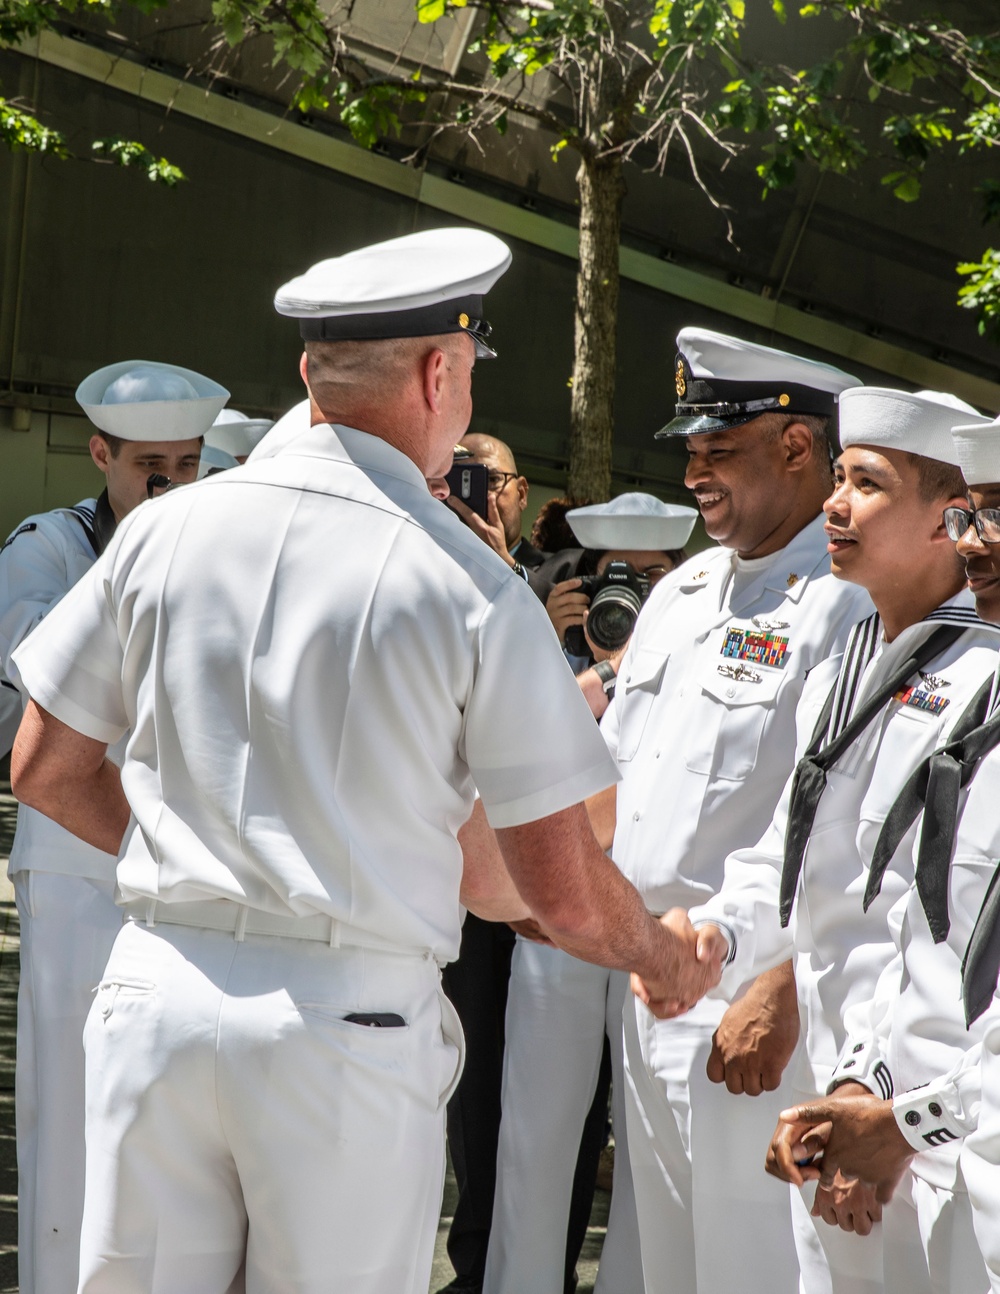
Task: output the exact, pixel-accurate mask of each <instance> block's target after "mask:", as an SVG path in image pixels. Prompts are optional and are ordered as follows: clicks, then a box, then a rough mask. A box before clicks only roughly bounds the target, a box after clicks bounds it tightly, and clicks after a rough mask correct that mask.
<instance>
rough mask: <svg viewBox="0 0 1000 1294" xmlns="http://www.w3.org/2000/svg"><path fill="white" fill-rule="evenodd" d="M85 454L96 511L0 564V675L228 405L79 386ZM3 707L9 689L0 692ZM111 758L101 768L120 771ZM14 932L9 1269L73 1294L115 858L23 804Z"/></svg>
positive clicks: (162, 389)
mask: <svg viewBox="0 0 1000 1294" xmlns="http://www.w3.org/2000/svg"><path fill="white" fill-rule="evenodd" d="M77 399H78V400H79V402H80V404H81V405H82V407H83V409H84V412H85V413H86V414H87V416H88V417H89V419H90V421H91V423H92V424H93V428H92V430H93V435H92V436H91V438H90V453H91V457H92V458H93V461H94V463H95V465H96V466H97V467H98V469H99V470H100V471H101V472H102V473H103V475H104V477H105V481H106V488H105V489H104V491H103V492H102V493H101V495H100V496H99V497H98V498H96V499H85V500H83V501H82V502H81V503H78V504H76V506H75V507H72V508H57V509H55V510H54V511H52V512H46V513H42V514H40V515H38V516H34V517H29V518H28V519H27V520H26V521H24V522H22V524H21V525H20V526H18V527H17V529H16V530H15V531H14V533H13V534H12V535H11V537H10V538H9V539H8V540H7V543H6V544H5V545H4V547H3V550H2V552H0V664H2V666H3V668H4V670H5V672H6V678H5V680H4V682H5V684H7V683H9V684H10V686H11V687H16V688H17V689H18V691H19V692H20V693H21V694H22V695H21V696H18V692H14V693H13V695H14V696H15V697H17V702H18V714H19V715H20V710H21V707H22V704H23V699H24V698H23V693H24V690H25V689H24V684H23V681H22V680H21V678H20V675H19V674H18V671H17V666H16V664H15V663H14V662H13V661H12V660H11V654H12V653H13V652H14V650H15V649H16V648H17V647H18V646H19V644H20V643H21V642H22V641H23V640H24V639H25V638H26V637H27V635H28V634H29V632H30V631H31V630H32V629H33V628H34V627H35V626H36V625H37V624H38V623H39V621H40V620H42V619H43V618H44V617H45V616H46V615H47V614H48V613H49V611H51V610H52V608H53V607H54V606H55V605H56V603H57V602H58V601H59V600H60V599H61V598H62V597H63V596H64V594H66V593H67V592H68V591H69V589H70V588H72V586H73V585H74V584H75V583H76V582H77V580H79V579H80V578H81V576H83V575H84V574H85V573H86V572H87V571H88V570H89V569H90V568H91V566H92V565H93V564H94V561H95V560H96V558H97V557H98V556H99V555H100V554H101V553H102V552H103V551H104V549H105V548H106V547H107V545H108V543H109V542H110V540H111V537H112V535H113V534H114V531H115V527H116V526H117V525H118V523H119V522H120V521H121V520H122V518H123V517H125V516H126V515H127V514H128V513H130V512H131V511H132V510H133V509H134V508H136V507H137V506H138V505H139V504H140V503H141V502H143V500H145V498H146V493H147V480H148V479H149V478H150V477H151V476H152V475H153V474H154V473H159V474H161V475H162V476H164V477H167V476H169V477H170V479H171V480H172V481H174V482H175V483H177V484H182V483H184V482H189V481H193V480H194V479H195V476H196V475H197V472H198V461H199V456H200V454H201V437H202V436H203V435H204V433H205V432H206V431H207V430H208V428H209V426H210V425H211V422H212V419H213V418H214V417H215V416H216V414H217V413H218V412H219V410H220V409H221V408H222V406H223V405H224V404H225V402H226V400H228V399H229V392H228V391H226V390H225V389H224V388H223V387H221V386H219V385H218V383H217V382H213V381H211V380H210V379H209V378H206V377H202V375H201V374H199V373H194V372H192V371H190V370H189V369H183V368H177V367H175V366H174V365H172V364H158V363H150V362H144V361H140V360H132V361H126V362H124V363H119V364H111V365H109V366H107V367H105V368H102V369H99V370H98V371H97V372H96V373H92V374H91V375H90V376H89V377H87V378H85V379H84V381H83V382H81V384H80V386H79V389H78V390H77ZM4 691H5V694H7V693H8V691H9V689H8V688H7V687H6V686H5V689H4ZM122 754H123V747H122V746H121V745H118V746H116V747H115V748H114V750H113V755H112V757H113V758H114V759H115V761H116V762H120V761H121V757H122ZM10 875H11V877H12V879H13V882H14V896H15V899H16V901H17V909H18V914H19V917H20V922H21V980H20V988H19V990H18V1003H17V1087H16V1098H15V1099H16V1116H17V1166H18V1270H19V1277H20V1288H21V1289H22V1290H24V1291H26V1294H31V1291H34V1290H38V1291H48V1290H71V1289H75V1288H76V1279H77V1266H78V1251H79V1245H80V1219H81V1217H82V1214H83V1174H84V1145H83V1114H84V1095H83V1045H82V1037H83V1026H84V1024H85V1022H86V1019H87V1012H88V1011H89V1010H90V1007H91V1004H92V1002H93V995H94V989H95V987H96V985H97V983H98V981H99V980H100V978H101V975H102V974H103V971H104V967H105V964H106V962H107V960H108V954H109V952H110V951H111V945H112V943H113V941H114V938H115V935H116V934H117V933H118V931H119V930H120V929H121V909H120V908H118V907H117V906H116V905H115V901H114V893H115V858H114V856H113V854H109V853H106V852H104V851H103V850H100V849H95V848H93V847H92V846H91V845H88V844H85V843H84V842H83V841H82V840H79V839H78V838H77V837H76V836H73V835H71V834H70V833H69V832H68V831H66V830H65V829H64V828H63V827H60V826H58V825H57V824H56V823H55V822H53V821H52V820H51V819H50V818H47V817H45V816H44V815H43V814H41V813H38V812H37V811H36V810H34V809H31V808H28V807H27V806H25V805H22V806H21V807H20V809H19V810H18V815H17V832H16V835H15V837H14V844H13V847H12V849H11V854H10Z"/></svg>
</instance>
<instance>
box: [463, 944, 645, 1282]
mask: <svg viewBox="0 0 1000 1294" xmlns="http://www.w3.org/2000/svg"><path fill="white" fill-rule="evenodd" d="M627 989H628V976H627V975H626V974H625V973H624V972H612V971H608V970H605V969H604V968H603V967H601V966H594V965H591V964H590V963H589V962H583V961H579V960H578V959H577V958H576V957H571V956H570V955H569V954H568V953H565V952H562V951H561V950H560V949H558V948H549V947H547V946H546V945H544V944H537V943H531V942H530V941H528V940H525V939H518V941H517V945H516V947H515V949H514V958H513V962H512V964H511V978H510V987H509V989H508V994H507V1023H506V1044H505V1050H504V1068H503V1098H502V1099H503V1117H502V1119H501V1123H500V1144H499V1148H498V1153H497V1188H496V1195H495V1197H494V1204H493V1223H492V1227H491V1229H490V1245H489V1252H488V1255H487V1259H486V1277H485V1280H484V1283H483V1290H484V1294H561V1291H562V1288H563V1273H564V1268H565V1262H566V1227H567V1223H568V1219H569V1208H570V1195H571V1192H572V1186H573V1174H574V1172H575V1169H576V1161H577V1154H578V1152H579V1149H580V1135H581V1133H582V1131H583V1125H584V1120H585V1119H586V1117H587V1113H588V1111H589V1110H590V1106H591V1103H592V1101H593V1099H594V1088H595V1086H596V1083H597V1071H598V1069H599V1068H600V1064H601V1054H602V1051H603V1049H604V1037H605V1032H607V1036H608V1038H609V1039H610V1042H611V1070H612V1089H611V1090H612V1121H613V1124H614V1129H615V1175H614V1183H613V1186H614V1189H613V1191H612V1195H611V1214H610V1217H609V1219H608V1232H607V1237H606V1239H605V1242H604V1248H603V1251H602V1255H601V1265H600V1269H599V1272H598V1277H597V1285H596V1287H595V1290H596V1291H597V1292H598V1294H602V1292H605V1291H606V1294H641V1291H642V1265H641V1262H640V1259H639V1250H638V1223H637V1221H636V1216H635V1199H634V1196H633V1194H632V1178H631V1172H630V1169H629V1161H628V1142H627V1137H626V1133H625V1111H624V1104H623V1101H622V1095H621V1093H622V1082H623V1071H622V1029H621V1019H622V1001H623V999H624V997H625V993H626V991H627Z"/></svg>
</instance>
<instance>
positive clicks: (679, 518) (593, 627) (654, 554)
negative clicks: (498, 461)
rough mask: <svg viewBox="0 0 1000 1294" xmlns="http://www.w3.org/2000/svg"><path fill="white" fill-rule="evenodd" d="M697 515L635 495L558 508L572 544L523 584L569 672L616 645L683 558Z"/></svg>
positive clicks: (607, 653) (691, 510)
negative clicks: (540, 604) (540, 605)
mask: <svg viewBox="0 0 1000 1294" xmlns="http://www.w3.org/2000/svg"><path fill="white" fill-rule="evenodd" d="M697 515H698V514H697V511H696V510H695V509H694V508H685V507H681V506H678V505H676V504H670V503H661V502H660V500H659V499H656V498H654V497H653V495H651V494H639V493H631V494H621V495H619V496H618V498H617V499H612V500H611V502H610V503H595V504H591V505H589V506H587V507H583V508H573V509H571V510H570V511H569V512H567V513H566V520H567V522H568V523H569V526H570V528H571V529H572V531H573V535H574V536H575V538H576V540H577V542H578V543H579V544H580V548H578V549H575V548H570V549H566V550H564V551H563V552H560V553H556V554H555V555H554V556H552V557H551V558H549V560H548V561H547V562H546V563H545V564H544V565H543V566H541V567H539V568H538V570H537V571H535V572H533V573H532V575H531V576H530V577H529V583H530V584H531V586H532V588H534V590H535V592H536V593H537V594H538V596H539V597H540V598H541V599H542V600H543V601H544V603H545V610H546V611H547V612H548V614H549V619H550V620H551V621H552V623H553V625H554V626H555V631H556V633H557V635H558V637H559V641H560V643H561V644H562V648H563V651H564V652H565V653H566V658H567V660H568V661H569V663H570V664H571V665H572V666H573V668H574V670H575V671H577V672H579V671H580V670H583V669H586V668H587V666H588V665H591V664H592V663H593V662H594V660H606V659H607V657H608V656H611V655H613V654H614V653H615V652H617V651H620V650H621V649H622V648H624V646H625V644H626V643H627V642H628V640H629V638H630V637H631V634H632V629H633V627H634V625H635V622H636V618H637V617H638V615H639V610H640V608H641V607H642V604H643V603H644V602H645V601H646V598H647V597H648V596H649V591H650V589H651V588H653V586H654V585H655V584H656V582H657V581H658V580H660V579H662V578H663V576H664V575H666V574H667V573H668V572H669V571H672V570H673V569H674V567H675V566H678V565H680V563H681V562H683V561H685V560H686V557H687V554H686V553H685V552H684V545H685V544H686V543H687V541H688V539H689V537H690V535H691V531H692V529H693V528H694V522H695V518H696V517H697ZM585 622H586V624H587V630H586V633H585V631H584V623H585Z"/></svg>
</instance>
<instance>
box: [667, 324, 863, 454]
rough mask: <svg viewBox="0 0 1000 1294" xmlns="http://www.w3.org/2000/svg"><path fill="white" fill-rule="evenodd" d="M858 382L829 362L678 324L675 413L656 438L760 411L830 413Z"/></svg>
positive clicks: (747, 418)
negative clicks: (841, 394)
mask: <svg viewBox="0 0 1000 1294" xmlns="http://www.w3.org/2000/svg"><path fill="white" fill-rule="evenodd" d="M860 385H861V382H860V379H858V378H856V377H852V376H851V374H850V373H845V372H844V371H843V370H842V369H839V368H834V367H833V365H832V364H821V363H819V362H818V361H817V360H812V359H803V358H802V356H801V355H790V354H789V353H788V352H787V351H783V350H774V349H773V348H772V347H771V346H759V345H758V344H757V343H756V342H752V341H743V340H742V339H741V338H739V337H727V336H726V334H725V333H721V332H711V331H710V330H709V329H708V328H682V329H681V331H680V332H679V333H678V334H677V358H676V360H675V361H674V387H675V389H676V391H677V405H676V408H675V417H674V419H673V421H671V422H668V423H667V425H666V426H665V427H662V428H661V429H660V430H659V431H658V432H657V433H656V437H657V439H659V438H660V437H661V436H697V435H699V434H700V433H701V432H706V431H724V430H725V429H726V428H727V427H740V426H742V425H743V423H745V422H752V421H753V419H754V418H759V417H760V415H761V414H762V413H812V414H820V415H822V416H825V417H828V416H829V415H830V414H832V413H833V411H834V407H835V405H836V403H837V397H838V396H839V395H840V393H841V391H846V390H847V389H848V388H849V387H852V386H860Z"/></svg>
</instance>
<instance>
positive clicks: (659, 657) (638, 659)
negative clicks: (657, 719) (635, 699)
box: [618, 647, 670, 694]
mask: <svg viewBox="0 0 1000 1294" xmlns="http://www.w3.org/2000/svg"><path fill="white" fill-rule="evenodd" d="M669 659H670V653H669V652H662V651H656V650H655V649H654V648H652V647H640V648H639V650H638V651H637V652H636V653H635V655H634V656H633V657H632V660H631V663H630V665H629V669H628V673H627V674H626V675H625V677H624V679H621V678H620V679H619V680H618V687H619V688H620V689H621V690H623V691H624V692H625V693H626V694H628V693H629V692H635V691H636V690H638V689H642V690H643V691H645V692H657V691H659V687H660V680H661V679H662V678H663V671H664V669H665V668H666V664H667V661H668V660H669ZM623 684H624V687H623Z"/></svg>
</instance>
